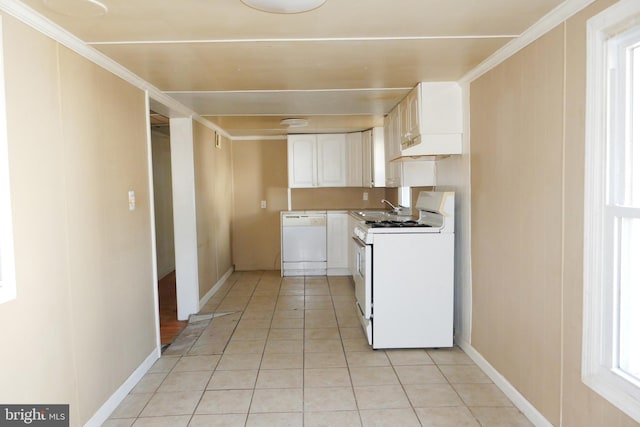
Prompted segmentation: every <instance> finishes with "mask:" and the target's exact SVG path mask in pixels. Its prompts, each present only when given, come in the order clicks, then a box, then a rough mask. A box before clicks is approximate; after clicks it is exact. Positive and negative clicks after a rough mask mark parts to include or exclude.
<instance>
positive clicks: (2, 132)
mask: <svg viewBox="0 0 640 427" xmlns="http://www.w3.org/2000/svg"><path fill="white" fill-rule="evenodd" d="M15 298H16V276H15V257H14V246H13V222H12V217H11V193H10V187H9V144H8V138H7V110H6V103H5V80H4V44H3V32H2V17H1V16H0V304H2V303H5V302H8V301H11V300H14V299H15Z"/></svg>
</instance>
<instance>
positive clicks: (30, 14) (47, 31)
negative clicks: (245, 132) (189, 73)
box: [0, 0, 231, 139]
mask: <svg viewBox="0 0 640 427" xmlns="http://www.w3.org/2000/svg"><path fill="white" fill-rule="evenodd" d="M0 11H2V12H5V13H7V14H8V15H11V16H12V17H14V18H16V19H18V20H19V21H21V22H23V23H25V24H26V25H28V26H30V27H32V28H33V29H35V30H37V31H39V32H40V33H42V34H44V35H45V36H47V37H49V38H51V39H53V40H55V41H56V42H58V43H60V44H61V45H63V46H65V47H67V48H69V49H71V50H72V51H74V52H76V53H77V54H78V55H81V56H83V57H84V58H86V59H88V60H89V61H91V62H93V63H94V64H96V65H98V66H100V67H102V68H104V69H105V70H107V71H109V72H111V73H113V74H115V75H116V76H118V77H120V78H121V79H123V80H125V81H127V82H129V83H130V84H132V85H133V86H135V87H137V88H139V89H141V90H143V91H145V92H146V93H147V95H148V96H149V97H150V98H153V99H154V100H155V101H157V102H159V103H161V104H163V105H165V106H166V107H167V108H168V110H170V111H171V114H172V115H174V116H180V117H191V118H192V119H193V120H195V121H197V122H199V123H201V124H203V125H204V126H206V127H208V128H210V129H212V130H214V131H216V132H218V133H220V134H221V135H223V136H225V137H227V138H229V139H231V135H229V134H228V133H227V132H226V131H225V130H224V129H222V128H220V127H218V126H216V125H214V124H213V123H211V122H210V121H208V120H206V119H204V118H203V117H201V116H199V115H198V114H197V113H196V112H195V111H193V110H191V109H190V108H188V107H187V106H185V105H183V104H181V103H180V102H178V101H176V100H175V99H174V98H172V97H170V96H169V95H167V94H166V93H164V92H162V91H161V90H160V89H158V88H157V87H155V86H154V85H152V84H151V83H149V82H147V81H146V80H144V79H143V78H141V77H140V76H138V75H136V74H134V73H133V72H131V71H130V70H129V69H127V68H125V67H123V66H122V65H120V64H119V63H117V62H116V61H114V60H113V59H111V58H109V57H108V56H106V55H105V54H103V53H102V52H100V51H98V50H96V49H95V48H93V47H91V46H89V45H88V44H87V43H85V42H84V41H82V40H81V39H79V38H78V37H76V36H74V35H73V34H71V33H70V32H69V31H67V30H65V29H64V28H62V27H61V26H59V25H57V24H56V23H54V22H52V21H50V20H49V19H47V18H45V17H44V16H42V15H40V14H39V13H38V12H36V11H35V10H33V9H31V8H30V7H28V6H26V5H25V4H23V3H22V2H19V1H16V0H0Z"/></svg>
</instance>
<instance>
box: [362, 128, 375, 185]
mask: <svg viewBox="0 0 640 427" xmlns="http://www.w3.org/2000/svg"><path fill="white" fill-rule="evenodd" d="M360 158H361V159H362V168H361V170H360V172H361V173H360V182H361V183H362V185H361V187H373V130H371V129H369V130H365V131H364V132H362V150H361V152H360Z"/></svg>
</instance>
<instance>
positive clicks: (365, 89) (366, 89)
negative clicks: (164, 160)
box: [165, 87, 413, 116]
mask: <svg viewBox="0 0 640 427" xmlns="http://www.w3.org/2000/svg"><path fill="white" fill-rule="evenodd" d="M411 89H413V88H412V87H387V88H385V87H382V88H377V87H360V88H353V89H344V88H336V89H282V90H272V89H247V90H168V91H166V92H165V93H170V94H180V95H182V94H190V93H196V94H205V95H211V94H219V93H233V94H237V93H299V92H305V93H306V92H312V93H323V92H393V91H399V90H411ZM235 115H238V114H234V116H235ZM271 115H272V116H280V115H281V114H271ZM320 115H321V116H335V115H339V116H343V115H344V114H320ZM353 115H356V116H357V115H361V116H365V115H366V116H369V115H370V114H353ZM252 116H253V114H252Z"/></svg>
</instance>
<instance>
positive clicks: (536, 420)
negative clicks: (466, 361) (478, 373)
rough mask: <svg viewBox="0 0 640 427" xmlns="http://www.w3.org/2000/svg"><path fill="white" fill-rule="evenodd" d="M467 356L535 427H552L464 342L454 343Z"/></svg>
mask: <svg viewBox="0 0 640 427" xmlns="http://www.w3.org/2000/svg"><path fill="white" fill-rule="evenodd" d="M456 344H457V345H458V347H460V348H461V349H462V350H463V351H464V352H465V353H467V355H468V356H469V357H470V358H471V360H473V361H474V362H475V363H476V365H478V367H479V368H480V369H482V371H483V372H484V373H485V374H486V375H487V376H488V377H489V378H491V380H492V381H493V382H494V384H495V385H496V386H498V388H499V389H500V390H502V392H503V393H504V394H505V395H507V397H508V398H509V399H510V400H511V401H512V402H513V404H514V405H515V406H516V408H518V409H520V411H522V413H523V414H524V416H525V417H527V418H528V419H529V421H531V422H532V423H533V425H535V426H536V427H552V426H553V424H551V423H550V422H549V420H547V419H546V418H545V417H544V415H542V414H541V413H540V412H539V411H538V410H537V409H536V407H535V406H533V405H532V404H531V402H529V401H528V400H527V399H525V397H524V396H523V395H522V394H520V392H519V391H518V390H516V388H515V387H514V386H512V385H511V383H510V382H509V381H507V379H506V378H505V377H503V376H502V374H500V372H498V371H497V370H496V369H495V368H494V367H493V366H491V364H490V363H489V362H487V360H486V359H485V358H484V357H482V355H481V354H480V353H478V351H477V350H476V349H475V348H473V346H471V344H469V343H468V342H466V341H462V340H460V341H456Z"/></svg>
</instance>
